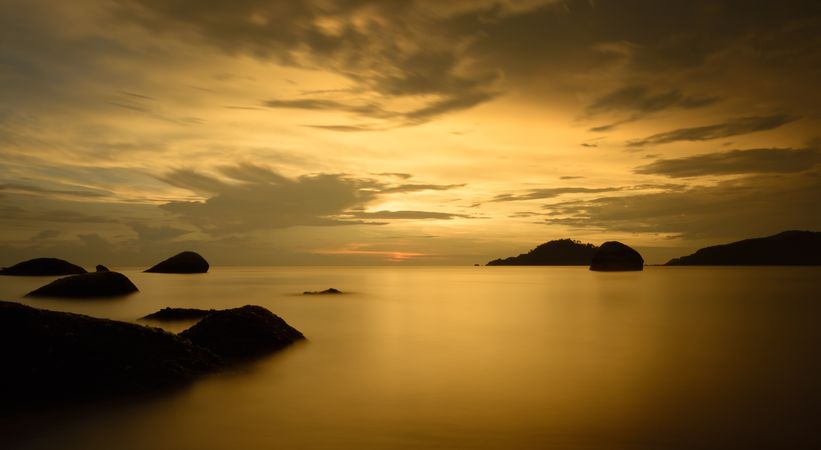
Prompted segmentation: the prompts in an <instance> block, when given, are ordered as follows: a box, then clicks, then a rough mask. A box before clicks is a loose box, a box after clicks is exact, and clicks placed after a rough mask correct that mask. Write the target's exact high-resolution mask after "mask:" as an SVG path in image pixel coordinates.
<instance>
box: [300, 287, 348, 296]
mask: <svg viewBox="0 0 821 450" xmlns="http://www.w3.org/2000/svg"><path fill="white" fill-rule="evenodd" d="M341 293H342V291H340V290H339V289H335V288H328V289H325V290H324V291H305V292H303V293H302V295H336V294H341Z"/></svg>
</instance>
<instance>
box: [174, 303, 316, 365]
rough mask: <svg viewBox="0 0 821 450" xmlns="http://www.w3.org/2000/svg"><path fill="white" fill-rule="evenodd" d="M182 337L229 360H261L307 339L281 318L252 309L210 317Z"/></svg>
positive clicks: (237, 310)
mask: <svg viewBox="0 0 821 450" xmlns="http://www.w3.org/2000/svg"><path fill="white" fill-rule="evenodd" d="M180 336H183V337H186V338H188V339H190V340H191V342H193V343H194V344H195V345H199V346H201V347H204V348H207V349H208V350H211V351H212V352H214V353H216V354H217V355H219V356H221V357H223V358H226V359H242V358H249V357H253V356H259V355H262V354H264V353H268V352H272V351H274V350H279V349H281V348H283V347H286V346H288V345H291V344H293V343H294V342H296V341H299V340H302V339H305V336H303V335H302V333H300V332H299V331H298V330H296V329H294V328H292V327H291V326H290V325H288V324H287V323H286V322H285V321H284V320H282V319H281V318H280V317H279V316H277V315H275V314H273V313H272V312H271V311H268V310H267V309H265V308H263V307H261V306H252V305H246V306H243V307H241V308H234V309H226V310H222V311H217V312H214V313H211V314H208V315H207V316H205V317H204V318H203V319H202V320H201V321H199V322H198V323H197V324H196V325H194V326H192V327H191V328H189V329H187V330H185V331H183V332H182V333H180Z"/></svg>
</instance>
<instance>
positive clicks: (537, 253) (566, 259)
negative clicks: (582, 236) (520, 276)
mask: <svg viewBox="0 0 821 450" xmlns="http://www.w3.org/2000/svg"><path fill="white" fill-rule="evenodd" d="M595 253H596V246H595V245H593V244H582V243H581V242H579V241H574V240H572V239H559V240H555V241H550V242H546V243H544V244H542V245H540V246H538V247H536V248H534V249H533V250H531V251H529V252H527V253H524V254H521V255H519V256H511V257H509V258H505V259H494V260H493V261H491V262H489V263H487V265H488V266H586V265H589V264H590V262H591V261H592V260H593V255H594V254H595Z"/></svg>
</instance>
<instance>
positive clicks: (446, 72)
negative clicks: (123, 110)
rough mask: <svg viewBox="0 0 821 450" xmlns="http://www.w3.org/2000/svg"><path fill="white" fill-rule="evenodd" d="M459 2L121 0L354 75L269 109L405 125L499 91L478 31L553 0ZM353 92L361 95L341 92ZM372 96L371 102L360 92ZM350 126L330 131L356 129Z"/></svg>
mask: <svg viewBox="0 0 821 450" xmlns="http://www.w3.org/2000/svg"><path fill="white" fill-rule="evenodd" d="M456 3H458V4H459V5H460V6H458V7H453V6H443V5H440V6H437V7H435V8H434V7H431V6H430V5H427V4H425V3H424V2H419V3H412V2H408V3H406V2H381V1H368V0H357V1H312V0H309V1H304V0H282V1H277V2H268V1H262V0H250V1H246V2H240V3H232V4H230V5H229V4H223V3H220V2H214V1H205V2H201V1H194V0H175V1H171V2H167V1H161V0H134V1H131V2H127V3H125V4H121V5H120V10H119V16H120V17H121V19H123V20H125V19H126V18H128V20H130V21H136V22H138V23H141V24H143V25H144V26H146V27H147V28H149V29H154V30H164V31H166V32H171V33H173V32H174V31H176V30H186V32H188V33H187V34H188V35H189V36H190V35H192V34H193V35H197V36H199V39H200V40H201V41H202V42H206V43H209V44H211V45H213V46H215V47H217V48H220V49H223V50H224V51H225V52H227V53H232V54H234V53H245V54H249V55H251V56H253V57H255V58H258V59H263V60H269V61H274V62H276V63H278V64H282V65H287V66H292V67H300V68H309V69H315V68H317V67H321V68H322V69H324V70H327V71H331V72H333V73H336V74H338V75H340V76H342V77H345V78H346V79H347V80H348V81H349V82H350V86H349V87H347V88H345V89H321V90H314V91H313V92H312V94H316V95H322V94H329V95H333V98H319V97H317V98H308V99H273V100H268V101H266V102H264V103H265V105H266V106H268V107H272V108H300V109H321V110H338V111H345V112H350V113H354V114H357V115H361V116H367V117H369V118H378V119H384V120H385V121H387V122H389V123H390V126H405V125H415V124H419V123H424V122H426V121H428V120H430V119H432V118H434V117H436V116H439V115H442V114H446V113H449V112H452V111H458V110H461V109H466V108H470V107H473V106H475V105H478V104H480V103H483V102H486V101H488V100H491V99H492V98H494V96H495V95H496V94H495V92H496V87H495V86H496V84H497V83H498V81H499V80H500V72H499V71H498V70H494V69H489V68H487V67H486V66H485V65H483V64H479V63H478V61H477V58H476V57H475V56H474V55H470V54H468V53H467V48H468V44H469V42H470V40H472V39H476V38H477V37H478V36H479V34H478V33H479V32H480V30H481V27H480V24H481V23H483V22H486V21H488V20H491V21H492V20H498V19H501V18H504V17H507V16H509V15H511V14H518V13H523V12H526V11H528V10H532V9H535V8H538V7H540V6H541V3H548V2H547V1H545V2H540V1H527V2H520V1H503V2H484V1H483V2H456ZM449 4H450V2H449ZM454 4H455V3H454ZM513 5H516V6H513ZM465 18H471V19H470V21H469V22H471V25H468V26H467V28H466V29H461V30H454V29H453V28H451V27H450V26H449V25H450V24H451V23H452V22H453V21H454V20H461V19H465ZM191 32H193V33H191ZM345 93H357V94H358V95H356V96H355V97H353V98H351V99H350V100H349V101H343V100H339V96H340V95H344V94H345ZM366 97H367V98H369V100H367V101H362V100H361V99H362V98H366ZM411 98H415V99H423V100H424V103H425V104H424V105H423V106H421V107H418V108H416V109H413V110H408V111H399V112H397V111H394V110H391V109H389V108H387V107H386V105H387V104H388V103H391V102H392V101H393V100H396V99H411ZM343 125H344V124H341V125H338V126H337V128H328V129H330V130H335V131H352V130H351V129H348V128H341V127H342V126H343ZM359 131H364V130H359Z"/></svg>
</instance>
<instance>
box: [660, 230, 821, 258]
mask: <svg viewBox="0 0 821 450" xmlns="http://www.w3.org/2000/svg"><path fill="white" fill-rule="evenodd" d="M813 265H821V232H817V231H784V232H783V233H778V234H776V235H773V236H767V237H763V238H755V239H745V240H743V241H738V242H733V243H730V244H723V245H715V246H712V247H705V248H702V249H700V250H698V251H696V252H695V253H693V254H692V255H688V256H682V257H681V258H674V259H671V260H670V261H668V262H667V264H665V266H813Z"/></svg>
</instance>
